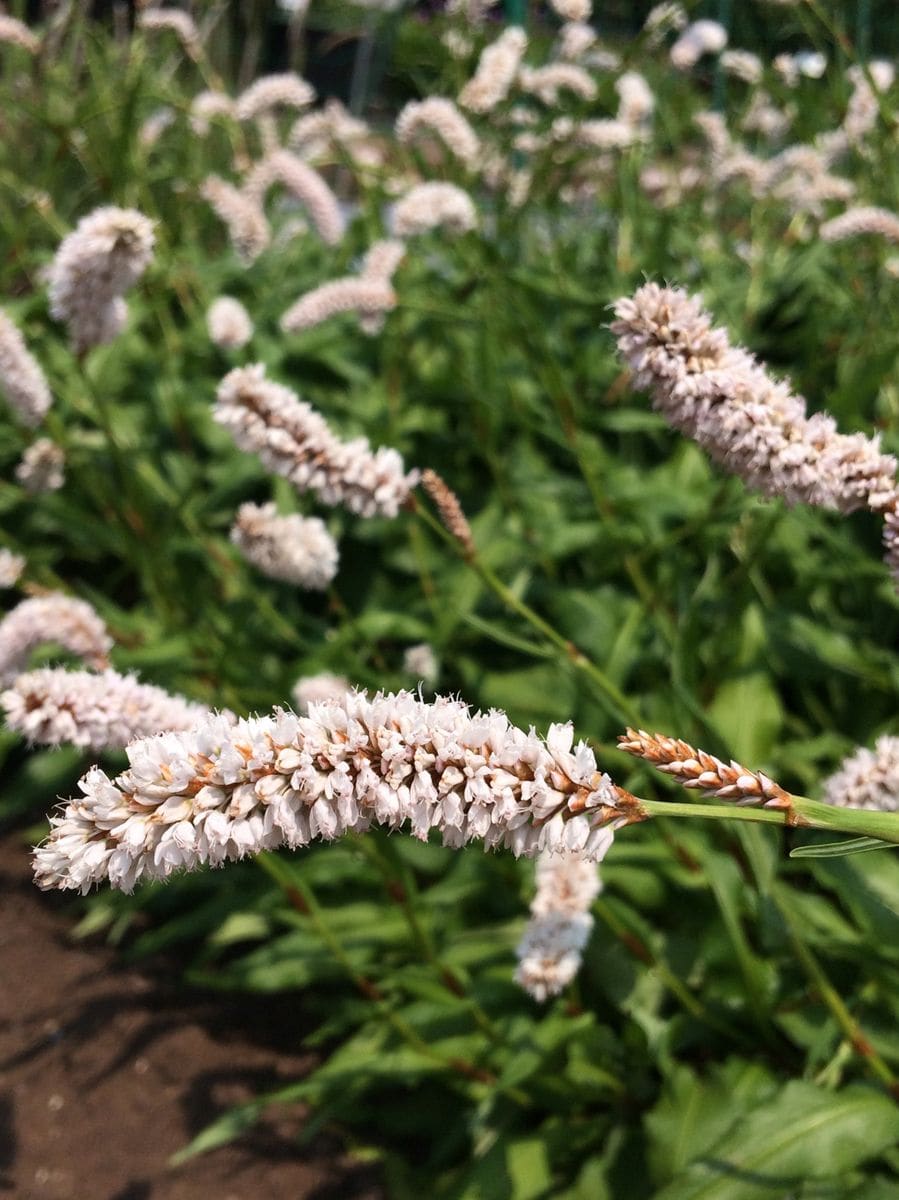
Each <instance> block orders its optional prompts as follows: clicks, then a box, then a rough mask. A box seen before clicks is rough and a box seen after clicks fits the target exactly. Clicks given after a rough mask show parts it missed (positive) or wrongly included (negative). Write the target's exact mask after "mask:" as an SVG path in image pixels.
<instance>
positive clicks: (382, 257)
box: [359, 238, 406, 283]
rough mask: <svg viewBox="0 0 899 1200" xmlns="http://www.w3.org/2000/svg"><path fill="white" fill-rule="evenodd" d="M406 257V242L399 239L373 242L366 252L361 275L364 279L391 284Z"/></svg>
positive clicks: (383, 239) (384, 239) (360, 271)
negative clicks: (378, 280)
mask: <svg viewBox="0 0 899 1200" xmlns="http://www.w3.org/2000/svg"><path fill="white" fill-rule="evenodd" d="M405 257H406V243H405V242H401V241H400V240H399V239H398V238H382V239H381V240H380V241H377V242H372V244H371V245H370V246H369V248H368V249H367V250H366V251H365V254H364V255H363V258H362V265H361V267H360V269H359V274H360V276H361V277H362V278H363V279H380V280H383V281H384V282H385V283H389V282H390V280H391V279H393V276H394V275H395V274H396V271H397V269H398V268H399V265H400V263H401V262H402V261H403V259H404V258H405Z"/></svg>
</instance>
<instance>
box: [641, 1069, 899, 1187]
mask: <svg viewBox="0 0 899 1200" xmlns="http://www.w3.org/2000/svg"><path fill="white" fill-rule="evenodd" d="M897 1138H899V1108H897V1107H896V1105H895V1104H894V1103H893V1102H892V1101H890V1100H889V1099H888V1098H887V1097H886V1096H884V1095H882V1094H881V1093H880V1092H877V1091H875V1090H874V1089H873V1088H866V1087H849V1088H846V1089H845V1090H844V1091H842V1092H839V1093H836V1094H834V1093H832V1092H828V1091H826V1090H824V1089H823V1088H818V1087H815V1086H814V1085H813V1084H810V1083H804V1082H798V1081H796V1082H793V1083H788V1084H787V1085H786V1087H784V1088H783V1090H782V1091H781V1093H780V1094H779V1096H778V1097H777V1098H776V1099H775V1100H773V1101H768V1102H765V1103H763V1104H761V1105H759V1107H757V1108H756V1109H755V1110H754V1111H753V1112H752V1113H750V1114H749V1116H747V1117H745V1118H743V1119H741V1120H739V1121H738V1122H737V1123H736V1124H735V1125H734V1126H733V1127H732V1128H731V1129H730V1130H729V1131H728V1132H727V1133H725V1134H724V1135H723V1136H721V1137H719V1138H718V1140H717V1141H716V1142H715V1143H714V1144H712V1145H709V1146H706V1147H705V1148H704V1149H703V1150H702V1151H701V1157H695V1158H694V1159H693V1161H692V1162H691V1163H690V1165H689V1166H688V1167H687V1168H686V1170H685V1171H684V1172H682V1174H680V1175H679V1176H678V1177H677V1178H676V1179H674V1180H673V1181H672V1182H671V1183H669V1184H668V1185H667V1186H666V1187H664V1188H662V1190H661V1191H660V1192H658V1193H657V1194H656V1196H655V1200H772V1197H774V1196H778V1197H780V1196H784V1197H786V1196H788V1195H790V1194H793V1193H795V1192H796V1190H797V1189H798V1188H799V1187H800V1186H802V1185H803V1184H804V1183H805V1182H806V1181H808V1180H810V1179H829V1178H832V1177H837V1178H838V1177H839V1176H841V1175H844V1174H845V1173H846V1172H847V1171H850V1170H852V1169H853V1168H854V1167H857V1166H858V1165H859V1164H860V1163H863V1162H865V1161H867V1160H868V1159H871V1158H874V1157H875V1156H876V1155H878V1154H879V1153H881V1151H883V1150H886V1149H888V1148H889V1147H890V1146H892V1145H894V1144H895V1142H896V1139H897Z"/></svg>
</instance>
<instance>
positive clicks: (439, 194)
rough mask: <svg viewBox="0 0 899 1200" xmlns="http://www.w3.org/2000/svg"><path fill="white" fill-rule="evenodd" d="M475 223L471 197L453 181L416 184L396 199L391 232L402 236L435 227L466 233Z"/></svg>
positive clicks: (475, 226) (476, 218)
mask: <svg viewBox="0 0 899 1200" xmlns="http://www.w3.org/2000/svg"><path fill="white" fill-rule="evenodd" d="M477 224H478V216H477V213H476V211H475V207H474V203H473V202H472V199H471V196H469V194H468V193H467V192H463V190H462V189H461V188H460V187H456V185H455V184H454V183H440V182H437V181H431V182H429V183H417V184H416V185H415V186H414V187H412V188H410V189H409V191H408V192H406V194H405V195H404V196H402V197H401V198H400V199H399V200H398V201H397V203H396V205H395V207H394V210H393V231H394V233H395V234H396V235H397V237H401V238H403V237H414V236H415V235H416V234H421V233H428V232H429V231H430V230H432V229H438V228H440V229H446V230H447V231H449V232H450V233H468V232H470V231H471V230H472V229H475V228H477Z"/></svg>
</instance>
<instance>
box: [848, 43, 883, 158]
mask: <svg viewBox="0 0 899 1200" xmlns="http://www.w3.org/2000/svg"><path fill="white" fill-rule="evenodd" d="M868 70H869V71H870V75H871V79H873V81H874V87H875V88H876V89H877V92H886V91H889V89H890V88H891V87H892V86H893V83H894V82H895V79H896V68H895V67H894V65H893V64H892V63H891V62H886V61H884V60H879V61H877V60H875V61H874V62H871V63H869V64H868ZM846 74H847V75H848V77H849V80H850V82H851V83H852V89H853V90H852V95H851V96H850V97H849V106H848V108H847V109H846V116H845V117H844V118H843V124H842V126H841V127H840V132H841V133H842V135H843V137H844V139H845V141H846V142H847V143H848V145H850V146H855V147H856V148H861V147H862V145H863V143H864V140H865V138H866V137H867V136H868V134H869V133H870V132H871V131H872V129H874V127H875V126H876V124H877V118H878V115H879V113H880V106H879V104H878V96H877V92H875V90H874V88H872V87H871V84H870V82H869V81H868V76H867V75H866V74H865V72H864V71H863V70H862V69H861V68H860V67H858V66H852V67H850V68H849V70H848V71H847V72H846Z"/></svg>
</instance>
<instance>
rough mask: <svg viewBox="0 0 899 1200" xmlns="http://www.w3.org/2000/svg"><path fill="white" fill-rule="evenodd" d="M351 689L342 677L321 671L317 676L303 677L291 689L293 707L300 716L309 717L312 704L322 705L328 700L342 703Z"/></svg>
mask: <svg viewBox="0 0 899 1200" xmlns="http://www.w3.org/2000/svg"><path fill="white" fill-rule="evenodd" d="M352 690H353V689H352V687H351V686H350V683H349V681H348V680H347V679H345V678H344V677H343V675H332V674H331V672H330V671H322V672H321V673H320V674H319V675H304V676H303V677H302V678H300V679H298V680H297V681H296V683H295V684H294V685H293V688H292V689H291V693H290V694H291V696H292V697H293V702H294V706H295V707H296V710H297V712H298V713H299V714H300V716H302V717H305V716H308V715H309V708H310V706H311V705H313V704H324V703H325V702H326V701H328V700H337V701H342V700H343V698H344V696H346V695H347V693H348V692H351V691H352Z"/></svg>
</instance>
